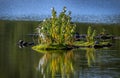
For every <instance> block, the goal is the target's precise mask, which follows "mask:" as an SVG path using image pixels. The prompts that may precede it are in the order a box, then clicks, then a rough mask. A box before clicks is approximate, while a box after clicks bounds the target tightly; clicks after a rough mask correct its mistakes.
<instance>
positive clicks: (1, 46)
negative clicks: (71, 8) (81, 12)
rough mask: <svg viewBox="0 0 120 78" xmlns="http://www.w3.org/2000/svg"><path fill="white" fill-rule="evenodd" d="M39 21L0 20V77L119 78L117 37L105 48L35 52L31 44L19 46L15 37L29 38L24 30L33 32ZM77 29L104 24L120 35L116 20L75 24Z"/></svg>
mask: <svg viewBox="0 0 120 78" xmlns="http://www.w3.org/2000/svg"><path fill="white" fill-rule="evenodd" d="M38 24H39V22H33V21H0V78H62V77H63V78H119V77H120V74H119V73H120V40H114V41H112V42H113V45H114V46H113V47H110V48H104V49H92V48H86V49H75V50H71V51H60V52H59V53H55V52H46V53H45V54H42V53H39V52H36V51H34V50H32V49H31V47H25V48H22V49H20V48H19V47H18V46H17V45H16V44H17V42H18V40H20V39H22V40H25V41H32V38H31V37H30V36H28V35H27V34H31V33H33V32H34V29H35V27H36V26H37V25H38ZM77 25H79V26H78V28H77V30H76V31H77V32H80V33H86V30H87V27H88V26H89V25H91V26H92V27H93V28H95V29H97V30H98V31H101V30H100V29H102V28H105V29H107V31H108V32H109V33H111V34H113V35H116V36H120V33H119V29H120V25H118V24H110V25H109V24H83V23H81V24H77Z"/></svg>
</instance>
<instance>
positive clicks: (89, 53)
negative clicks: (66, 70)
mask: <svg viewBox="0 0 120 78" xmlns="http://www.w3.org/2000/svg"><path fill="white" fill-rule="evenodd" d="M86 57H87V62H88V66H91V62H95V49H94V48H87V49H86Z"/></svg>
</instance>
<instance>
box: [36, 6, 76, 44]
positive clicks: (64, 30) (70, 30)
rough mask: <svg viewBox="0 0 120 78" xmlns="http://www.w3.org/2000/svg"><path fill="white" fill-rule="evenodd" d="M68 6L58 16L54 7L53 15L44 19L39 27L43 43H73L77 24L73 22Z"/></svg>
mask: <svg viewBox="0 0 120 78" xmlns="http://www.w3.org/2000/svg"><path fill="white" fill-rule="evenodd" d="M66 12H67V11H66V7H64V8H63V10H62V12H60V14H59V15H58V16H57V12H56V11H55V9H54V8H52V17H51V18H47V19H45V20H43V21H42V23H41V24H40V25H39V27H38V28H37V33H38V34H39V38H38V39H39V41H40V42H41V43H43V44H46V43H47V44H53V43H55V44H72V42H73V35H74V32H75V28H76V25H75V24H72V23H71V12H70V11H69V12H68V14H67V13H66Z"/></svg>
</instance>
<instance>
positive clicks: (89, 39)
mask: <svg viewBox="0 0 120 78" xmlns="http://www.w3.org/2000/svg"><path fill="white" fill-rule="evenodd" d="M95 36H96V30H93V32H92V28H91V27H90V26H89V27H88V31H87V36H86V39H87V42H94V41H95Z"/></svg>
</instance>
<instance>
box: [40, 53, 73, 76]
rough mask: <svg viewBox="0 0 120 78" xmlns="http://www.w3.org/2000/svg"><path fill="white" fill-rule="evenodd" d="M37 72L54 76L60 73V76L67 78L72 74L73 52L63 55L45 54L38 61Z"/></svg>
mask: <svg viewBox="0 0 120 78" xmlns="http://www.w3.org/2000/svg"><path fill="white" fill-rule="evenodd" d="M38 70H39V71H41V73H42V74H45V75H47V74H49V73H51V74H52V77H54V76H55V74H57V73H60V74H61V75H62V76H65V75H67V76H69V74H70V73H72V72H73V70H74V68H73V52H72V51H69V52H64V53H59V54H58V53H49V52H48V53H46V54H45V55H44V56H43V57H42V58H41V59H40V61H39V65H38Z"/></svg>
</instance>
